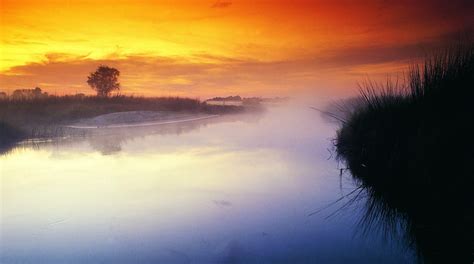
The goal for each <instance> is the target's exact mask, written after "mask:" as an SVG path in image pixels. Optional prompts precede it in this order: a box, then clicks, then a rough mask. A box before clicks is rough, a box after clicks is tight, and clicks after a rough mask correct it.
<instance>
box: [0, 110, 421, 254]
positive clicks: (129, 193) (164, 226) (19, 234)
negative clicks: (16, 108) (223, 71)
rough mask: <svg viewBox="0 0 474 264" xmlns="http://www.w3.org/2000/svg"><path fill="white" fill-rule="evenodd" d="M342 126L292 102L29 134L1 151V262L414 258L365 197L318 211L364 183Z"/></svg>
mask: <svg viewBox="0 0 474 264" xmlns="http://www.w3.org/2000/svg"><path fill="white" fill-rule="evenodd" d="M335 130H336V126H335V125H334V124H330V123H327V122H324V121H323V119H322V118H321V116H320V115H319V114H318V113H317V112H315V111H313V110H311V109H309V108H307V107H304V106H288V107H272V108H269V109H268V110H267V111H266V112H264V113H259V114H246V115H238V116H229V117H218V118H215V119H213V120H203V121H197V122H190V123H186V124H170V125H168V126H159V127H147V128H131V129H122V130H113V129H109V130H103V131H96V132H95V133H94V134H93V135H88V136H85V137H84V138H75V139H70V140H63V141H61V142H51V143H46V144H38V145H34V146H31V145H24V146H23V147H20V148H17V149H14V150H12V151H10V152H9V153H7V154H5V155H3V156H1V157H0V177H1V181H0V183H1V189H0V190H1V207H0V209H1V225H0V228H1V229H0V231H1V233H0V243H1V246H0V250H1V251H0V256H1V261H2V263H349V262H352V263H406V262H410V261H411V260H412V257H411V253H410V252H408V251H407V250H406V249H405V247H404V246H403V245H401V243H399V242H398V241H397V240H396V239H391V238H390V237H384V236H383V235H382V234H379V233H378V232H375V231H370V230H369V231H368V232H365V233H363V232H360V226H358V225H357V222H358V220H359V219H360V216H361V212H362V208H361V206H358V204H361V203H356V204H354V205H351V206H349V207H348V208H346V209H345V210H340V211H338V208H339V207H340V206H342V205H343V204H344V200H343V201H342V202H343V203H342V204H341V203H338V204H336V205H335V206H330V207H328V208H327V209H325V210H322V211H321V212H319V213H316V214H314V215H311V216H309V214H311V213H312V212H314V211H316V210H318V209H320V208H323V207H324V206H326V205H328V204H331V203H332V202H334V201H336V200H337V199H339V198H340V197H341V195H344V194H347V193H349V192H350V191H351V190H353V189H354V185H353V183H352V182H351V181H350V180H348V177H342V179H341V178H340V177H339V173H340V170H339V169H340V168H341V165H340V164H338V163H337V162H336V161H335V160H334V157H331V156H332V154H331V151H329V150H330V149H331V146H332V143H331V139H332V138H334V136H335V135H334V133H335ZM335 212H336V213H335ZM362 233H363V234H362Z"/></svg>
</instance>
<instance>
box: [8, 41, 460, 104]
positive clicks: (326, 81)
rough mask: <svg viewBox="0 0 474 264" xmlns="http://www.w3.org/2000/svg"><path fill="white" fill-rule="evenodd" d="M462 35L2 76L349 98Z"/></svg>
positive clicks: (79, 88)
mask: <svg viewBox="0 0 474 264" xmlns="http://www.w3.org/2000/svg"><path fill="white" fill-rule="evenodd" d="M459 35H460V33H459V32H447V33H444V34H441V35H439V36H437V37H435V38H429V39H425V40H422V41H419V42H414V43H400V44H380V43H378V44H372V45H368V46H367V45H366V46H345V47H342V48H333V49H327V50H324V51H323V52H320V53H318V54H311V55H307V56H305V57H299V58H291V59H286V60H275V61H260V60H253V59H245V58H239V57H235V58H234V57H225V56H215V55H211V54H206V53H203V54H196V55H194V56H193V57H192V58H185V57H159V56H150V55H147V54H135V55H124V54H115V55H114V56H106V57H105V58H104V59H100V60H96V59H91V58H90V57H88V56H87V55H82V56H77V55H71V54H64V53H49V54H46V55H45V56H44V59H43V60H42V61H41V62H37V63H29V64H26V65H22V66H16V67H13V68H11V69H10V70H8V71H6V72H3V73H1V74H0V84H1V87H0V89H3V90H5V89H7V90H8V91H12V90H13V89H18V88H31V87H35V86H40V87H42V88H44V89H45V90H47V91H48V92H50V93H54V92H58V93H75V92H85V93H92V92H93V91H92V90H91V89H90V88H89V87H88V86H87V84H86V77H87V75H88V74H89V73H90V72H92V71H94V70H95V69H96V68H97V67H98V66H99V65H101V64H104V65H108V66H111V67H116V68H118V69H119V70H120V71H121V84H122V87H123V92H124V93H128V94H130V93H133V94H140V95H180V96H192V97H198V96H203V97H210V96H219V95H228V94H241V95H243V96H252V95H289V94H292V93H294V92H295V91H298V90H306V91H307V90H314V91H322V90H327V91H329V90H331V89H339V90H344V89H345V90H347V89H353V88H354V87H355V85H356V82H357V81H359V80H361V79H362V78H364V77H365V75H366V74H368V75H369V76H370V77H371V78H372V77H375V78H378V77H385V76H386V75H387V74H389V73H393V71H395V70H400V69H403V68H404V67H405V65H406V64H407V63H408V62H413V60H414V59H416V58H419V57H421V56H423V55H425V54H426V53H428V52H429V50H431V49H437V48H439V47H441V46H443V45H446V44H447V43H450V42H452V41H455V40H456V38H457V36H459ZM374 75H375V76H374Z"/></svg>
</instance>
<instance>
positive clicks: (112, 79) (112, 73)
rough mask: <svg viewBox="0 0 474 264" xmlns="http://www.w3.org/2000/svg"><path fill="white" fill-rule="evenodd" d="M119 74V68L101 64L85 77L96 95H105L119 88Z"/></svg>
mask: <svg viewBox="0 0 474 264" xmlns="http://www.w3.org/2000/svg"><path fill="white" fill-rule="evenodd" d="M119 76H120V71H119V70H117V69H115V68H112V67H108V66H105V65H101V66H99V67H98V68H97V70H96V71H95V72H92V73H91V74H90V75H89V76H88V77H87V84H89V85H90V87H91V88H92V89H93V90H95V91H96V92H97V96H99V97H107V96H109V95H110V93H111V92H112V91H114V90H120V83H119V82H118V77H119Z"/></svg>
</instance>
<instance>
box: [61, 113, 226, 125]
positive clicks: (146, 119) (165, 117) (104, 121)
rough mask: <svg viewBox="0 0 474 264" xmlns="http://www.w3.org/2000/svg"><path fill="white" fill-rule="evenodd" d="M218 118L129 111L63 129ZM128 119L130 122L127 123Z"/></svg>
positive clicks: (173, 122)
mask: <svg viewBox="0 0 474 264" xmlns="http://www.w3.org/2000/svg"><path fill="white" fill-rule="evenodd" d="M218 116H219V115H204V116H203V115H202V114H176V113H173V112H168V111H129V112H116V113H111V114H106V115H100V116H97V117H94V118H90V119H86V120H82V121H80V122H77V123H75V124H72V125H66V126H63V127H66V128H73V129H104V128H127V127H144V126H157V125H167V124H177V123H185V122H192V121H198V120H204V119H209V118H215V117H218ZM127 119H128V120H129V121H127ZM150 119H151V120H150ZM117 121H118V122H117Z"/></svg>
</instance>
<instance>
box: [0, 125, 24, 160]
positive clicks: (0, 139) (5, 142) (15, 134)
mask: <svg viewBox="0 0 474 264" xmlns="http://www.w3.org/2000/svg"><path fill="white" fill-rule="evenodd" d="M23 137H24V135H23V133H22V132H21V131H20V130H18V129H15V128H14V127H12V126H11V125H9V124H8V123H6V122H2V121H0V153H2V152H4V151H6V150H8V149H9V148H10V147H11V146H12V145H13V144H15V143H16V142H18V141H19V140H21V139H22V138H23Z"/></svg>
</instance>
